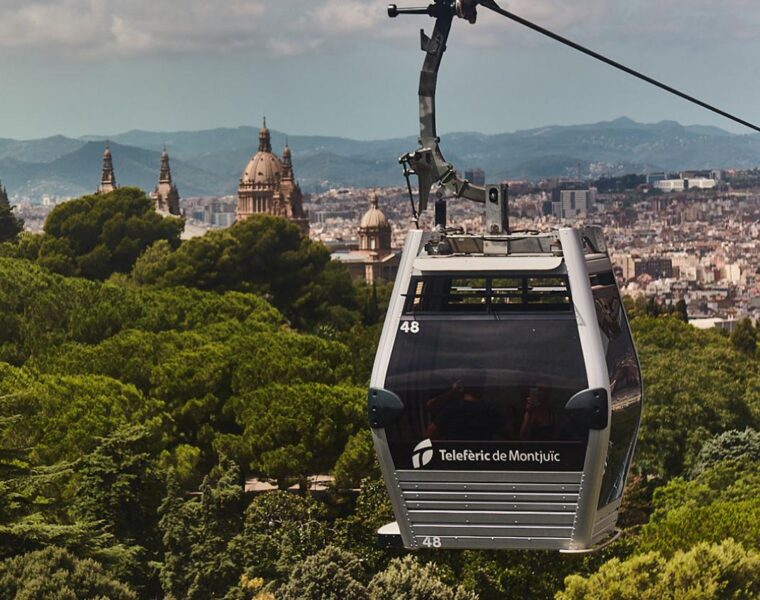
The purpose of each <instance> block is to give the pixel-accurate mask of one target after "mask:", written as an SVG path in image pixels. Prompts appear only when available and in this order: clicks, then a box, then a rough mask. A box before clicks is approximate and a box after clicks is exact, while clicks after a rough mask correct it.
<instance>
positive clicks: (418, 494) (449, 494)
mask: <svg viewBox="0 0 760 600" xmlns="http://www.w3.org/2000/svg"><path fill="white" fill-rule="evenodd" d="M486 489H487V488H486ZM403 497H404V499H405V500H407V501H411V500H429V501H438V500H449V501H456V502H466V501H479V502H482V501H495V502H521V503H522V502H572V503H575V502H577V501H578V494H577V493H575V494H571V493H541V492H540V491H538V492H519V493H513V492H498V491H497V492H488V491H469V490H468V491H457V490H449V491H432V492H428V491H404V492H403Z"/></svg>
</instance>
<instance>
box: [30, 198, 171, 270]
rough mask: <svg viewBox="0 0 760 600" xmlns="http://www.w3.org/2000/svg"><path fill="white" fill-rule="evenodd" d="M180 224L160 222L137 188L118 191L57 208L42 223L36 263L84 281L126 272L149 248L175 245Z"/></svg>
mask: <svg viewBox="0 0 760 600" xmlns="http://www.w3.org/2000/svg"><path fill="white" fill-rule="evenodd" d="M182 227H183V225H182V221H181V220H179V219H175V218H172V217H167V218H164V217H162V216H161V215H159V214H158V213H157V212H156V211H155V210H153V204H152V202H151V200H150V199H149V198H148V197H147V196H146V195H145V193H144V192H142V191H141V190H139V189H137V188H119V189H117V190H114V191H113V192H110V193H108V194H93V195H92V196H83V197H82V198H79V199H77V200H70V201H68V202H65V203H63V204H59V205H58V206H56V207H55V208H54V209H53V210H52V211H51V212H50V214H49V215H48V217H47V219H46V220H45V228H44V229H45V236H46V238H45V239H44V240H43V241H42V244H41V246H40V248H39V253H38V255H37V257H35V258H36V259H37V261H38V262H39V263H40V264H41V265H43V266H45V267H46V268H49V269H50V270H52V271H56V272H59V273H63V274H69V275H80V276H83V277H87V278H88V279H101V280H102V279H106V278H107V277H108V276H109V275H111V274H112V273H129V272H130V271H131V270H132V267H133V266H134V264H135V261H136V260H137V257H138V256H140V254H141V253H142V252H143V251H144V250H145V249H146V248H147V247H148V246H150V245H151V244H153V243H154V242H156V241H158V240H166V241H167V242H168V243H169V244H170V245H172V246H175V247H176V246H177V245H178V244H179V236H180V233H181V232H182Z"/></svg>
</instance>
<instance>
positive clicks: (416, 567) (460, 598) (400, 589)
mask: <svg viewBox="0 0 760 600" xmlns="http://www.w3.org/2000/svg"><path fill="white" fill-rule="evenodd" d="M368 590H369V597H370V598H372V599H373V600H383V599H385V598H388V599H397V600H402V599H403V600H477V595H475V594H473V593H472V592H468V591H467V590H465V589H464V588H463V587H462V586H457V587H453V586H450V585H447V584H446V583H444V582H443V581H442V580H441V578H440V576H439V574H438V569H437V568H436V566H435V564H434V563H427V564H420V563H419V561H418V560H417V559H415V558H413V557H411V556H405V557H404V558H396V559H393V560H392V561H391V563H390V564H389V565H388V568H387V569H385V571H382V572H380V573H378V574H377V575H375V576H374V577H373V578H372V581H370V583H369V586H368Z"/></svg>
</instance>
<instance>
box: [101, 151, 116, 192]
mask: <svg viewBox="0 0 760 600" xmlns="http://www.w3.org/2000/svg"><path fill="white" fill-rule="evenodd" d="M115 189H116V176H115V175H114V172H113V162H112V160H111V149H110V148H109V146H108V142H106V149H105V150H104V151H103V174H102V175H101V176H100V187H99V188H98V192H100V193H101V194H107V193H108V192H113V191H114V190H115Z"/></svg>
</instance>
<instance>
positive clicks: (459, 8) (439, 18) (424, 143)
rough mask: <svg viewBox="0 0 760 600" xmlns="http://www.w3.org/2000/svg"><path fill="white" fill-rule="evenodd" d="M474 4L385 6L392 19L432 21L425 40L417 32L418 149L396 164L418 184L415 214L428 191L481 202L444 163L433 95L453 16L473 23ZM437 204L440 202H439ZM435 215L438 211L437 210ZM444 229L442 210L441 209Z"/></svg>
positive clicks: (465, 0) (445, 0) (449, 0)
mask: <svg viewBox="0 0 760 600" xmlns="http://www.w3.org/2000/svg"><path fill="white" fill-rule="evenodd" d="M476 5H477V2H476V1H474V0H435V2H434V3H433V4H430V5H428V6H427V7H422V8H398V7H397V6H396V5H395V4H391V5H390V6H388V16H390V17H396V16H398V15H403V14H413V15H420V14H421V15H428V16H431V17H434V18H435V27H434V28H433V33H432V35H431V36H430V37H428V36H427V35H426V34H425V32H424V31H421V32H420V38H421V46H422V51H423V52H425V61H424V63H423V65H422V70H421V72H420V85H419V105H420V139H419V143H420V148H418V149H417V150H415V151H414V152H409V153H408V154H404V155H403V156H402V157H401V158H400V159H399V162H400V163H402V164H403V165H404V171H405V175H409V174H412V173H413V174H415V175H417V178H418V181H419V211H420V212H422V211H423V210H425V209H426V208H427V204H428V198H429V196H430V190H431V189H432V188H433V186H437V187H438V192H437V194H438V195H440V196H441V197H443V196H444V195H450V196H455V197H460V198H467V199H468V200H473V201H475V202H485V189H484V188H482V187H479V186H475V185H472V184H471V183H469V182H468V181H467V180H465V179H461V178H460V177H459V176H458V175H457V172H456V171H455V170H454V167H453V166H452V165H451V164H450V163H448V162H446V159H445V158H444V157H443V154H442V152H441V149H440V146H439V144H440V138H439V137H438V133H437V130H436V122H435V116H436V115H435V93H436V88H437V86H438V71H439V70H440V67H441V60H442V58H443V53H444V52H445V51H446V42H447V40H448V37H449V32H450V31H451V24H452V21H453V19H454V17H455V16H459V17H461V18H465V19H467V20H468V21H469V22H470V23H474V22H475V18H476V14H475V8H476ZM439 201H441V200H439ZM437 212H438V211H437ZM443 215H444V216H443V220H444V222H443V223H439V222H438V221H439V218H436V224H437V225H442V226H445V209H444V210H443Z"/></svg>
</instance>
